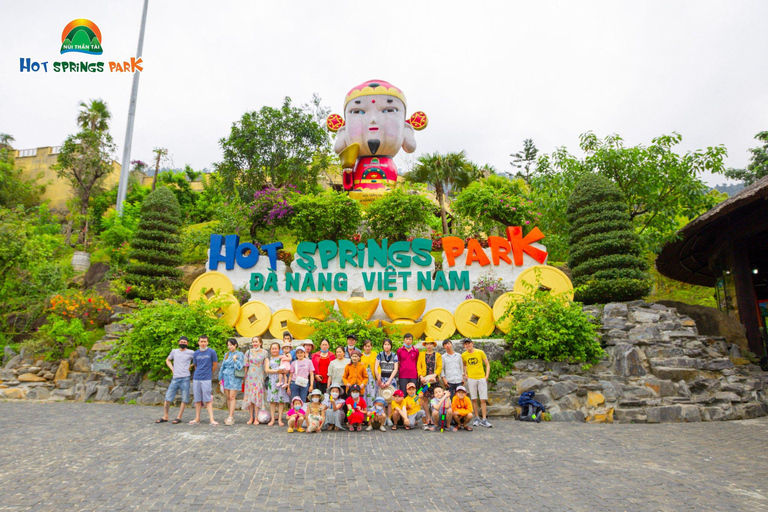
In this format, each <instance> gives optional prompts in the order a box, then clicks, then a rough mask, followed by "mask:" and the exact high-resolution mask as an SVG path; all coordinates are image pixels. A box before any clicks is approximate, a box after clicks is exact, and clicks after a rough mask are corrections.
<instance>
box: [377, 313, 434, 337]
mask: <svg viewBox="0 0 768 512" xmlns="http://www.w3.org/2000/svg"><path fill="white" fill-rule="evenodd" d="M426 326H427V322H425V321H423V320H422V321H421V322H414V321H413V320H411V319H410V318H396V319H395V320H393V321H391V322H387V321H386V320H382V321H381V327H382V328H383V329H384V332H385V333H386V335H387V336H389V337H390V338H392V337H402V336H403V335H404V334H405V333H411V334H413V339H414V340H417V339H419V338H421V335H422V334H424V328H425V327H426Z"/></svg>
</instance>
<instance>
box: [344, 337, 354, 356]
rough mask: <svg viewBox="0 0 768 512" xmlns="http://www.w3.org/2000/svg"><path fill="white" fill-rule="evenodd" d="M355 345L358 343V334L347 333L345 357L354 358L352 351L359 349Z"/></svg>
mask: <svg viewBox="0 0 768 512" xmlns="http://www.w3.org/2000/svg"><path fill="white" fill-rule="evenodd" d="M355 345H357V336H355V335H354V334H349V335H347V344H346V346H345V347H344V357H346V358H347V359H352V352H354V351H355V350H357V348H355Z"/></svg>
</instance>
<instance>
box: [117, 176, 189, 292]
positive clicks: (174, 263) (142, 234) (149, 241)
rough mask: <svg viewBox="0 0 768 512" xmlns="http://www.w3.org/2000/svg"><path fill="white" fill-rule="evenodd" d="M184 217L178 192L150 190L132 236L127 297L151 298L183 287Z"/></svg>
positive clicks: (160, 189) (127, 277)
mask: <svg viewBox="0 0 768 512" xmlns="http://www.w3.org/2000/svg"><path fill="white" fill-rule="evenodd" d="M180 226H181V218H180V214H179V203H178V201H176V196H174V195H173V193H172V192H171V191H170V190H168V188H166V187H160V188H158V189H156V190H155V191H154V192H151V193H150V194H149V195H148V196H147V197H146V199H144V202H143V203H142V206H141V220H140V221H139V227H138V229H137V231H136V234H135V235H134V237H133V240H131V252H130V258H131V260H132V261H131V263H130V264H129V265H128V267H127V269H126V275H125V281H126V282H127V283H128V284H129V285H130V287H131V289H130V291H129V292H128V297H131V298H132V297H138V298H141V299H147V300H151V299H154V298H156V297H161V298H162V297H163V296H166V297H167V296H168V294H175V293H178V291H179V290H180V288H181V281H180V280H179V277H180V276H181V272H180V271H179V270H178V269H177V268H176V267H178V266H179V265H181V240H180V238H179V227H180Z"/></svg>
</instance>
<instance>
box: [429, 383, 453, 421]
mask: <svg viewBox="0 0 768 512" xmlns="http://www.w3.org/2000/svg"><path fill="white" fill-rule="evenodd" d="M432 393H433V395H434V398H433V399H432V400H430V401H429V405H430V406H431V407H432V425H430V426H429V430H432V431H434V430H435V425H440V429H441V430H442V429H443V428H447V427H448V426H449V425H450V424H451V418H452V416H451V393H450V392H449V391H445V390H444V389H443V386H441V385H440V384H435V386H434V387H433V388H432Z"/></svg>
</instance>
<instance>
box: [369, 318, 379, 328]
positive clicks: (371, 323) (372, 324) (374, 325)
mask: <svg viewBox="0 0 768 512" xmlns="http://www.w3.org/2000/svg"><path fill="white" fill-rule="evenodd" d="M378 326H379V321H378V320H369V321H368V328H369V329H376V328H377V327H378Z"/></svg>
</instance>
